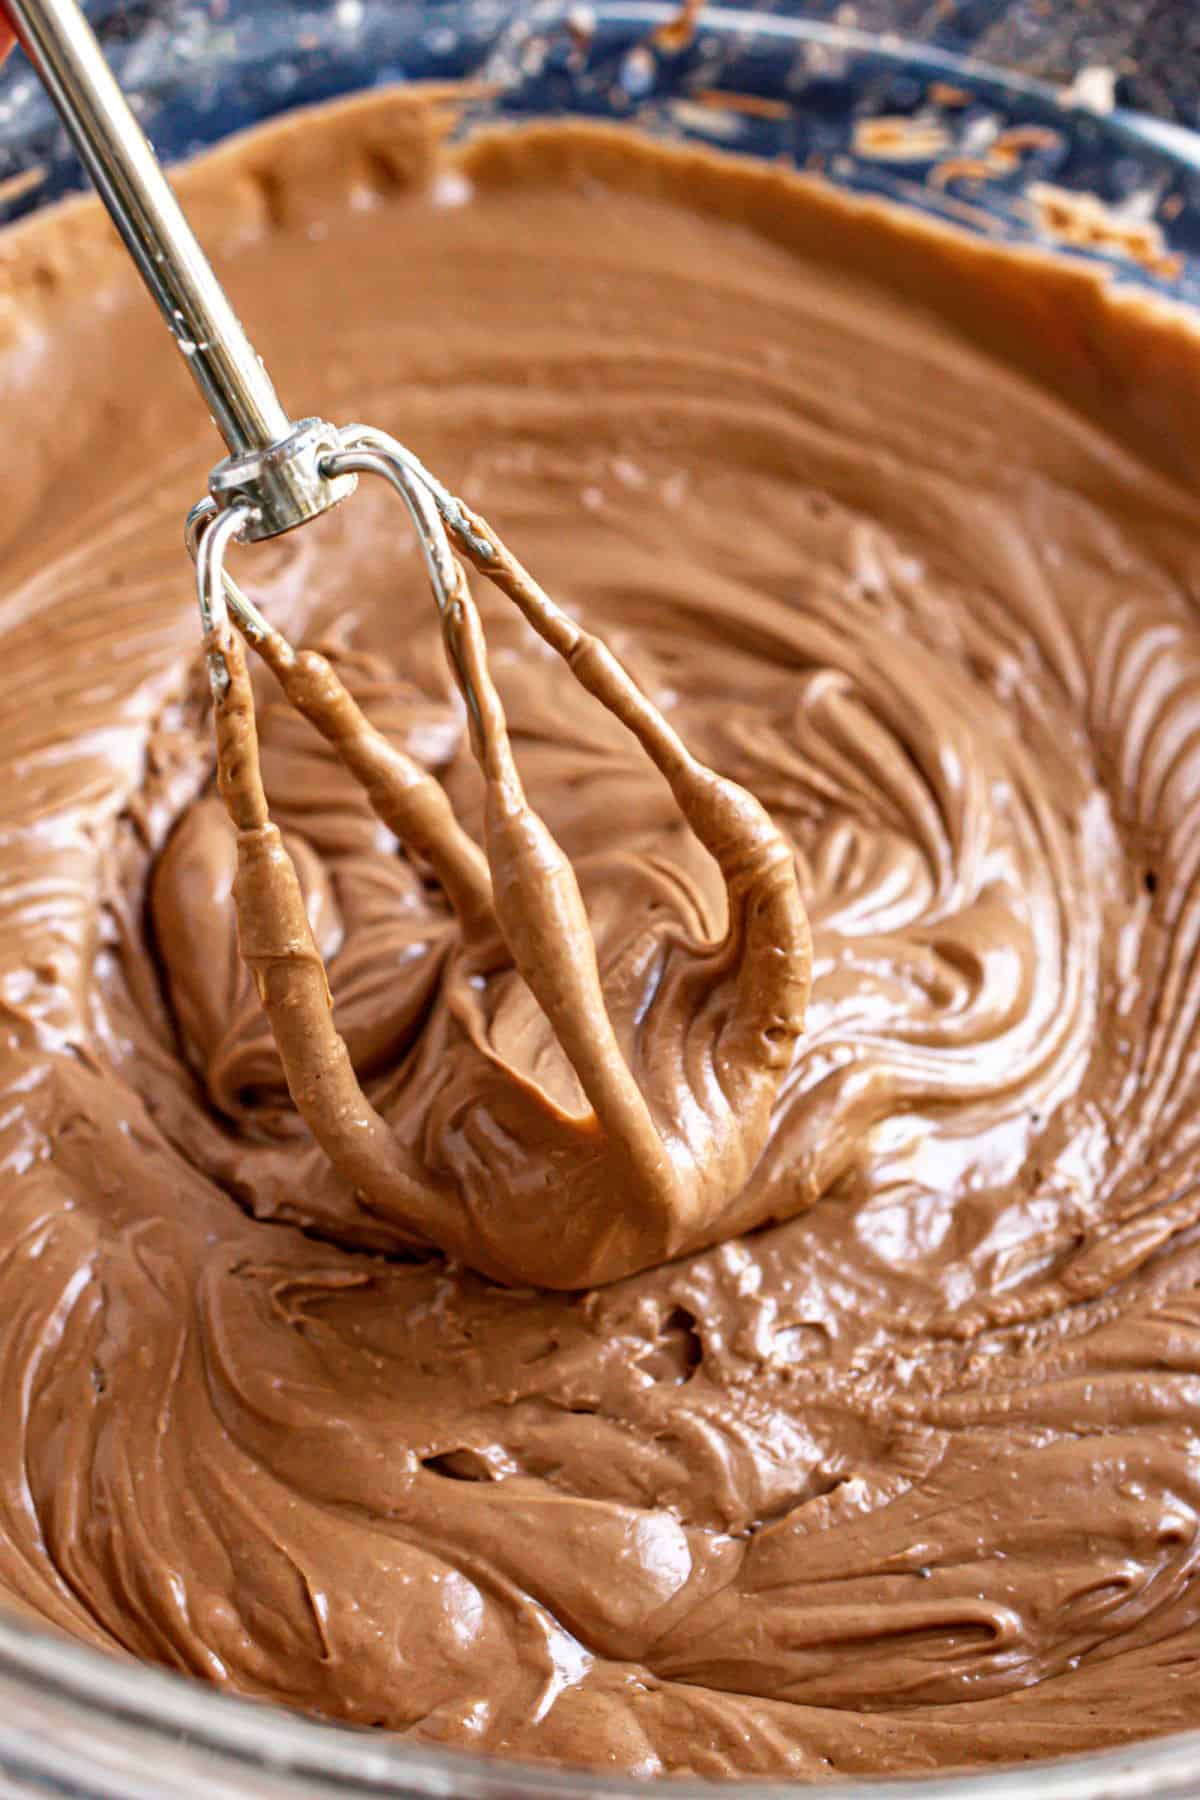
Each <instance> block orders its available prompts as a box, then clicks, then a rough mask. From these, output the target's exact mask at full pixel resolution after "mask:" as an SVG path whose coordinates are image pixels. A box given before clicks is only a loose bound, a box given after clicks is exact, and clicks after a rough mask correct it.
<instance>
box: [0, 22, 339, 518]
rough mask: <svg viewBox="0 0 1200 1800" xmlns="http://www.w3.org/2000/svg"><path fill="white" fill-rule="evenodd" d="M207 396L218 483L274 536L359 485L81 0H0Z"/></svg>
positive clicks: (213, 485) (216, 487) (214, 482)
mask: <svg viewBox="0 0 1200 1800" xmlns="http://www.w3.org/2000/svg"><path fill="white" fill-rule="evenodd" d="M0 10H2V11H4V12H5V13H6V14H7V15H8V17H9V19H10V21H11V23H12V25H13V28H14V29H15V31H16V33H17V36H18V38H19V40H20V42H21V44H22V46H23V48H24V50H25V51H26V53H27V55H28V56H29V59H30V61H31V62H32V63H33V66H34V68H35V69H36V70H37V73H38V75H39V76H40V77H41V80H42V82H43V84H44V86H45V88H46V91H47V93H48V94H49V96H50V99H51V100H52V101H53V103H54V106H55V108H56V109H57V111H58V113H59V116H60V117H61V119H62V122H63V124H64V126H65V127H66V130H67V132H68V133H69V135H70V137H71V140H72V142H73V143H74V145H75V148H76V150H77V152H78V154H79V158H80V160H81V162H82V163H83V165H84V168H85V169H86V170H87V172H88V174H89V175H90V176H91V178H92V180H93V182H94V183H95V185H96V187H97V189H98V190H99V193H100V196H101V198H102V200H103V201H104V204H105V206H106V207H107V208H108V211H109V214H110V215H111V217H112V220H113V223H114V224H115V226H116V228H117V230H118V231H119V232H120V234H121V237H122V238H123V240H124V242H125V245H126V248H127V249H128V251H129V254H130V255H131V257H132V258H133V260H134V263H135V264H136V266H137V269H138V272H139V274H140V275H141V277H142V280H143V281H144V282H145V284H146V286H147V287H148V288H149V290H150V292H151V294H152V295H153V297H154V299H155V300H156V301H157V303H158V306H159V309H160V310H161V312H162V315H163V317H164V318H165V320H166V322H167V326H168V329H169V330H170V332H171V335H172V336H173V337H174V339H175V342H176V343H177V344H178V346H179V349H180V352H181V354H182V355H183V357H184V359H185V360H186V362H187V365H188V368H189V369H190V371H191V374H192V378H193V380H194V381H195V383H196V385H197V387H198V388H199V389H200V392H201V394H202V395H203V396H204V398H205V400H206V401H207V403H208V407H209V410H210V412H211V413H212V417H213V422H214V423H215V425H216V427H217V429H218V431H219V432H220V433H221V436H222V437H223V438H224V439H225V442H226V444H227V446H228V448H229V458H228V460H227V461H226V462H224V463H222V464H220V465H218V468H217V469H216V470H214V471H213V476H212V479H211V480H210V490H211V491H212V492H213V493H214V495H216V496H217V497H218V499H219V500H220V501H221V502H222V503H224V502H225V498H226V496H227V495H229V496H231V497H233V498H235V499H237V500H244V501H246V502H247V503H248V508H247V520H246V525H245V527H244V530H243V535H244V536H246V537H249V538H261V537H274V536H277V535H278V534H279V533H280V532H282V531H289V530H291V528H292V527H293V526H294V525H299V524H302V523H303V522H304V521H305V520H306V519H311V518H315V517H316V516H317V515H318V514H320V513H322V512H324V511H326V510H327V508H328V507H330V506H332V505H334V504H335V503H336V502H337V501H338V500H341V499H344V498H345V497H346V495H347V494H349V493H351V492H352V491H353V488H354V485H355V484H354V481H353V479H349V480H347V479H345V478H342V479H338V478H336V477H330V476H329V475H327V474H326V473H325V471H324V469H323V467H322V459H323V457H324V456H325V454H326V453H327V452H328V451H329V450H331V449H332V448H333V446H334V444H335V442H336V436H337V434H336V432H334V430H333V428H332V427H330V426H326V425H324V424H323V422H322V421H319V420H310V419H306V420H303V421H301V423H300V424H299V425H297V424H294V423H293V421H292V420H291V419H290V418H289V416H288V414H287V411H286V410H285V408H284V406H283V404H282V402H281V401H280V399H279V396H278V395H277V394H276V392H275V388H274V385H273V383H272V381H271V378H270V376H269V375H268V374H267V371H266V369H265V367H264V366H263V363H262V359H261V358H260V357H259V356H258V354H257V353H256V351H255V349H254V346H253V344H252V343H251V342H250V339H249V337H248V336H247V335H246V331H245V329H244V327H243V326H242V323H241V321H240V320H239V318H238V316H237V314H236V312H235V311H234V309H233V307H232V306H231V304H230V302H229V300H228V298H227V296H226V294H225V292H224V290H223V289H222V287H221V284H220V282H219V281H218V280H217V277H216V275H215V274H214V272H213V269H212V265H211V264H210V263H209V261H208V258H207V257H206V256H205V254H204V251H203V250H202V249H201V247H200V244H199V242H198V240H197V238H196V235H195V233H194V232H193V231H192V228H191V226H190V225H189V224H188V222H187V219H186V218H185V216H184V213H183V210H182V208H181V207H180V205H179V202H178V201H177V200H176V198H175V195H174V194H173V192H172V191H171V186H170V183H169V182H168V181H167V178H166V176H165V175H164V173H163V170H162V167H161V165H160V163H159V161H158V158H157V157H156V156H155V154H154V151H153V149H152V148H151V146H150V143H149V142H148V140H147V138H146V135H145V133H144V132H143V131H142V129H141V127H140V125H139V124H138V122H137V120H136V119H135V118H134V116H133V113H132V111H131V110H130V107H129V104H128V102H127V101H126V99H125V96H124V95H123V94H122V92H121V89H120V87H119V86H118V84H117V81H116V79H115V78H114V76H113V74H112V71H111V70H110V69H109V67H108V64H107V63H106V62H105V60H104V54H103V52H102V51H101V49H100V45H99V44H98V43H97V41H96V38H95V35H94V33H93V31H92V29H91V26H90V25H89V24H88V22H87V20H86V19H85V18H84V16H83V13H82V12H81V11H80V9H79V7H78V5H77V4H76V0H0Z"/></svg>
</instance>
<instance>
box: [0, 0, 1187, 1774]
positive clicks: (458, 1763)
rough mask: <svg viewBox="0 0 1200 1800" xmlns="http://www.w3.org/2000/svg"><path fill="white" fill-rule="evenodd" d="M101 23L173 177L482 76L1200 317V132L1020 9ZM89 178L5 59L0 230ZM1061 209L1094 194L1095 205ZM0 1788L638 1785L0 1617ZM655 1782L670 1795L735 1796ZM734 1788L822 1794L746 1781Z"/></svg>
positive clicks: (273, 12)
mask: <svg viewBox="0 0 1200 1800" xmlns="http://www.w3.org/2000/svg"><path fill="white" fill-rule="evenodd" d="M90 10H91V11H92V14H93V17H94V19H95V22H96V24H97V26H98V28H99V30H100V33H101V36H102V38H103V40H104V42H105V45H106V48H107V50H108V52H109V55H110V57H111V59H112V61H113V63H114V66H115V67H116V69H117V72H118V74H119V75H120V77H121V79H122V81H123V82H124V84H125V86H126V88H127V90H128V91H129V92H130V94H131V96H132V97H133V99H134V100H135V103H136V106H137V109H138V111H139V113H140V115H141V117H142V120H143V122H144V124H145V125H146V128H147V130H148V131H149V132H150V135H151V136H152V138H153V139H154V140H155V142H156V143H157V145H158V146H159V148H160V150H161V152H162V153H163V154H164V156H166V157H167V158H171V159H175V158H179V157H181V156H186V155H190V154H193V153H194V152H196V151H197V150H199V149H201V148H203V147H204V146H205V145H207V144H210V143H212V142H214V141H215V140H216V139H218V138H220V137H223V136H225V135H227V134H228V133H229V132H231V131H236V130H240V129H243V128H245V127H247V126H250V125H253V124H254V123H256V122H257V121H260V120H263V119H266V118H269V117H272V116H274V115H276V114H278V113H281V112H284V111H288V110H290V109H292V108H295V107H297V106H302V105H306V104H311V103H313V102H316V101H320V100H327V99H330V98H332V97H334V96H336V95H338V94H343V93H348V92H351V91H353V90H356V89H360V88H364V87H370V86H376V85H380V84H383V83H387V82H395V81H405V80H428V79H436V80H446V79H460V78H465V77H466V78H473V79H475V78H481V94H480V97H479V98H477V99H476V100H474V101H473V102H472V104H471V105H470V106H469V107H468V109H467V111H466V114H465V117H464V121H463V127H462V129H463V130H464V131H468V132H469V131H473V130H478V129H479V128H480V126H481V125H495V124H496V123H498V122H506V121H511V122H514V123H515V122H519V121H520V120H522V119H527V118H532V117H546V116H552V115H555V114H564V113H571V114H583V115H589V116H592V117H601V118H606V119H610V120H620V121H623V122H625V123H628V124H629V125H631V126H635V127H636V128H637V129H640V130H643V131H647V132H650V133H653V134H655V135H658V136H664V137H668V138H674V139H680V138H684V139H696V140H702V141H704V142H706V143H708V144H710V145H712V146H715V147H718V148H720V149H723V150H725V151H727V152H729V153H731V154H737V153H742V152H749V153H752V154H755V155H758V156H765V157H769V158H773V159H783V160H786V161H788V162H791V163H793V164H795V165H796V166H798V167H802V168H805V169H810V170H817V171H820V172H822V173H824V174H825V175H826V176H827V177H828V178H829V179H830V180H832V181H834V182H836V183H837V184H839V185H841V186H844V187H848V188H851V189H855V190H858V191H861V192H867V193H873V194H877V195H882V196H885V197H887V198H888V199H890V200H893V201H895V202H897V203H899V204H901V205H904V206H908V207H915V208H917V209H918V210H919V211H921V212H923V213H926V214H930V215H934V216H937V217H940V218H942V219H945V220H946V221H948V222H950V223H954V224H957V225H959V226H961V227H963V228H964V229H967V230H971V231H976V232H980V233H984V234H986V235H988V236H991V237H993V238H995V239H998V240H1009V241H1014V242H1024V243H1038V244H1043V245H1046V244H1049V245H1053V246H1056V247H1058V248H1060V249H1062V250H1063V251H1064V252H1065V253H1066V254H1068V255H1072V256H1082V257H1086V258H1088V259H1090V260H1093V261H1095V260H1099V261H1101V262H1102V263H1104V264H1106V265H1107V266H1108V267H1109V268H1110V269H1111V270H1112V272H1113V274H1114V275H1115V276H1116V277H1117V278H1119V279H1122V280H1127V281H1131V282H1135V283H1137V284H1140V285H1142V286H1148V287H1150V288H1153V289H1155V290H1157V291H1158V292H1160V293H1162V294H1165V295H1168V296H1170V297H1172V298H1174V299H1177V300H1180V299H1181V300H1184V301H1190V302H1192V303H1200V137H1195V136H1193V135H1192V134H1191V133H1189V132H1187V131H1185V130H1182V129H1180V128H1179V127H1178V126H1176V125H1173V124H1171V123H1164V122H1163V121H1155V120H1150V119H1147V118H1143V117H1141V116H1139V115H1136V114H1132V113H1128V112H1124V111H1122V110H1121V109H1120V108H1118V107H1114V106H1113V105H1112V104H1111V102H1112V98H1113V82H1112V80H1111V79H1106V78H1105V72H1104V71H1100V72H1099V74H1098V75H1097V73H1096V72H1095V71H1093V72H1092V76H1091V78H1089V79H1086V80H1080V81H1078V82H1076V83H1075V84H1074V86H1073V87H1072V88H1071V89H1069V90H1067V91H1066V92H1064V91H1063V90H1062V89H1061V88H1057V87H1055V86H1053V85H1051V84H1050V83H1048V82H1046V81H1044V80H1041V79H1038V78H1035V77H1034V76H1033V75H1031V74H1027V73H1025V72H1022V71H1021V70H1013V69H1007V70H1002V69H1000V68H997V67H994V66H990V65H988V64H987V63H985V62H982V61H979V60H976V59H974V58H973V57H972V56H971V54H970V48H971V41H972V34H971V30H970V22H971V20H972V19H974V20H975V22H976V25H977V27H979V29H980V30H981V29H982V25H983V24H984V23H989V24H991V25H993V26H994V24H995V22H996V18H997V16H998V15H1003V14H1004V13H1005V12H1006V10H1007V11H1008V12H1009V13H1011V14H1014V15H1015V14H1017V13H1020V12H1022V10H1023V9H1022V8H1020V7H1008V8H1006V7H1005V5H1004V4H1003V3H1002V0H988V3H987V4H986V5H975V6H974V7H970V6H964V7H961V8H958V9H955V8H946V9H937V8H934V9H932V11H933V14H934V18H935V26H936V28H934V29H931V30H930V31H929V32H927V33H925V34H924V36H923V38H922V39H921V41H917V40H915V39H908V40H906V39H904V38H901V37H896V36H889V35H882V36H881V35H872V34H870V33H867V32H865V31H863V30H860V29H857V28H856V27H855V26H854V25H853V24H848V23H843V22H840V20H842V19H844V17H845V15H846V14H847V12H848V11H849V10H851V9H847V8H845V7H838V8H837V9H836V14H835V16H834V17H833V18H830V17H826V16H824V15H825V14H826V13H828V12H832V11H833V10H834V9H833V8H832V7H827V6H823V5H821V4H817V5H814V6H811V7H807V8H805V7H803V6H801V7H791V8H789V7H787V6H782V5H778V4H771V5H768V6H763V7H760V8H758V9H756V10H751V9H741V10H732V9H725V8H710V9H708V10H706V11H704V12H703V13H702V14H701V15H700V16H699V18H698V19H697V20H696V21H694V24H693V26H692V28H690V29H686V30H681V31H678V32H675V33H672V32H671V31H669V30H668V31H667V32H665V33H664V32H663V31H662V30H661V28H662V27H664V26H669V25H670V23H671V21H672V19H673V18H674V16H675V10H676V9H675V8H674V7H673V6H672V5H670V4H660V3H657V0H628V3H624V4H607V3H599V4H579V3H576V4H571V5H567V6H564V5H561V4H545V5H532V6H531V5H509V4H502V3H501V0H459V3H457V4H454V3H444V0H443V3H434V4H420V3H413V0H324V3H322V4H317V3H315V0H308V3H305V4H295V5H292V4H289V5H279V4H275V3H274V0H202V3H198V0H128V3H122V0H105V3H103V4H97V5H96V6H94V7H93V8H91V9H90ZM1050 10H1051V11H1053V9H1050ZM878 13H879V8H878V7H873V8H872V14H873V16H877V15H878ZM890 14H891V15H892V16H895V15H899V16H901V17H903V16H907V9H905V8H904V7H897V6H893V7H891V8H890ZM798 15H799V16H798ZM814 15H820V16H814ZM977 35H978V33H977ZM1018 35H1019V34H1018ZM81 185H82V177H81V176H80V173H79V170H78V168H77V166H76V164H75V162H74V159H73V157H72V155H71V153H70V151H69V149H68V146H67V144H66V141H65V138H64V135H63V133H62V131H61V129H60V128H59V126H58V124H57V121H56V120H55V118H54V116H53V114H52V113H51V110H50V108H49V105H48V103H47V102H46V100H45V98H44V96H43V95H42V93H41V90H40V88H39V87H38V85H37V83H36V81H35V79H34V77H33V76H32V74H31V72H30V71H29V69H28V68H27V66H25V65H24V64H23V62H22V61H21V59H19V58H15V59H13V61H12V62H11V63H10V65H9V67H8V68H7V70H6V71H5V73H4V75H3V77H2V78H0V223H3V222H5V221H7V220H11V219H15V218H17V217H19V216H20V215H22V214H23V213H26V212H29V211H30V210H32V209H34V208H36V207H38V206H41V205H44V204H45V203H46V202H47V201H49V200H52V199H54V198H56V197H57V196H59V195H61V194H63V193H64V192H67V191H69V190H70V189H72V188H74V187H78V186H81ZM1064 194H1065V195H1067V196H1068V197H1069V196H1070V195H1071V194H1084V195H1087V196H1090V198H1089V199H1088V201H1087V202H1086V203H1085V204H1084V205H1083V207H1082V208H1081V207H1080V206H1078V205H1071V204H1070V203H1069V199H1064V197H1063V196H1064ZM0 1783H2V1788H0V1791H3V1793H5V1794H13V1795H25V1794H57V1795H70V1796H74V1797H76V1800H98V1797H100V1796H104V1797H105V1800H171V1797H174V1796H180V1797H182V1796H187V1797H188V1800H192V1797H194V1796H196V1795H198V1794H203V1795H205V1796H212V1797H213V1800H219V1797H229V1800H233V1797H235V1796H237V1797H244V1796H251V1795H254V1796H260V1795H261V1796H273V1795H284V1794H286V1795H289V1796H293V1797H294V1796H296V1795H304V1796H309V1797H312V1800H318V1797H320V1796H334V1795H337V1796H349V1795H356V1794H391V1795H396V1796H413V1797H416V1796H433V1795H441V1796H455V1797H459V1800H477V1797H478V1800H501V1797H502V1796H503V1797H512V1800H515V1797H517V1796H528V1797H529V1800H537V1797H539V1796H540V1797H542V1800H585V1797H592V1796H595V1797H596V1800H599V1797H600V1796H605V1795H607V1796H619V1795H636V1794H644V1793H645V1791H646V1787H645V1784H644V1783H639V1782H635V1781H629V1780H621V1779H611V1778H608V1777H605V1776H603V1775H599V1774H592V1773H585V1772H576V1771H571V1770H561V1771H560V1770H554V1769H550V1768H538V1769H533V1768H528V1767H523V1766H518V1765H515V1764H504V1763H499V1762H494V1761H485V1760H483V1759H480V1758H472V1757H466V1756H462V1755H458V1754H453V1753H450V1752H445V1751H439V1750H436V1749H431V1748H422V1747H414V1746H411V1745H408V1744H405V1743H403V1742H401V1741H399V1740H395V1739H389V1738H388V1737H386V1736H384V1735H380V1734H378V1733H375V1734H372V1733H368V1732H357V1731H351V1730H347V1729H341V1728H337V1727H333V1726H325V1725H319V1724H317V1723H315V1722H313V1721H311V1720H309V1719H306V1718H301V1717H298V1716H296V1715H293V1714H291V1713H288V1712H286V1711H284V1710H282V1709H278V1708H267V1707H263V1706H261V1705H257V1704H255V1703H252V1702H250V1701H244V1700H238V1699H234V1698H230V1697H227V1696H224V1695H220V1694H217V1693H215V1692H212V1691H210V1690H208V1689H205V1688H204V1687H202V1686H200V1685H199V1684H196V1683H192V1682H189V1681H186V1680H183V1679H181V1678H179V1677H176V1676H173V1675H170V1674H167V1673H164V1672H161V1671H159V1670H154V1669H143V1668H137V1667H133V1666H131V1665H130V1664H128V1663H126V1662H123V1661H119V1660H117V1659H116V1658H109V1657H106V1656H103V1655H101V1654H99V1653H97V1652H94V1651H91V1650H87V1649H84V1648H82V1647H80V1646H78V1645H74V1644H71V1643H68V1642H66V1641H64V1640H63V1639H62V1638H60V1637H58V1636H56V1635H51V1634H50V1633H48V1632H46V1631H43V1630H41V1629H39V1628H38V1627H37V1626H35V1625H32V1624H30V1623H29V1622H28V1621H27V1620H25V1619H23V1618H20V1617H17V1616H15V1615H13V1614H8V1613H0ZM665 1785H666V1789H667V1791H668V1792H669V1793H670V1794H672V1795H673V1796H677V1797H678V1800H688V1797H689V1796H695V1797H697V1800H698V1797H700V1796H703V1795H711V1794H713V1793H714V1791H722V1789H721V1788H720V1787H719V1786H718V1787H717V1788H716V1789H714V1786H713V1785H712V1784H708V1783H695V1782H674V1781H673V1782H671V1783H669V1784H665ZM723 1791H724V1792H726V1793H730V1792H734V1791H737V1792H739V1793H751V1792H753V1793H762V1794H771V1795H783V1794H785V1793H786V1794H795V1795H797V1796H799V1795H802V1794H806V1793H811V1792H813V1791H814V1790H813V1789H812V1788H810V1787H807V1786H806V1787H793V1786H791V1785H785V1784H778V1783H777V1784H767V1785H761V1786H760V1785H759V1784H754V1783H738V1784H736V1790H735V1787H733V1786H730V1785H725V1786H724V1788H723ZM816 1791H818V1792H820V1793H821V1794H828V1795H830V1796H835V1795H836V1796H850V1795H853V1794H859V1795H871V1796H876V1797H879V1800H882V1797H883V1796H887V1795H893V1796H900V1795H903V1796H907V1797H908V1800H1017V1796H1028V1795H1030V1794H1032V1793H1036V1794H1037V1795H1038V1796H1040V1797H1042V1800H1135V1797H1137V1800H1142V1797H1147V1800H1148V1797H1150V1796H1155V1797H1157V1800H1167V1797H1168V1796H1169V1797H1171V1800H1183V1797H1184V1796H1193V1795H1200V1732H1197V1733H1194V1734H1193V1733H1189V1734H1185V1735H1178V1736H1174V1737H1170V1738H1165V1739H1159V1740H1155V1741H1151V1742H1147V1743H1143V1744H1137V1745H1133V1746H1130V1747H1129V1748H1127V1749H1124V1750H1121V1751H1118V1752H1108V1753H1104V1754H1101V1755H1096V1756H1090V1757H1074V1758H1070V1759H1066V1760H1062V1761H1057V1762H1054V1763H1044V1764H1039V1765H1037V1766H1036V1767H1035V1766H1031V1765H1029V1764H1025V1765H1021V1766H1018V1767H1014V1768H1012V1769H1008V1770H1004V1769H1002V1770H989V1771H986V1772H981V1773H974V1774H971V1773H967V1774H962V1775H950V1776H942V1777H938V1778H935V1779H919V1778H918V1779H912V1778H906V1779H903V1780H895V1781H887V1780H876V1781H866V1782H852V1783H847V1782H837V1783H833V1784H829V1785H825V1786H822V1787H820V1788H819V1789H818V1790H816Z"/></svg>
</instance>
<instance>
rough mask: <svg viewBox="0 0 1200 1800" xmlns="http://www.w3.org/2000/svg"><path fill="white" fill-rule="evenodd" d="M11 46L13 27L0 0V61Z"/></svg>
mask: <svg viewBox="0 0 1200 1800" xmlns="http://www.w3.org/2000/svg"><path fill="white" fill-rule="evenodd" d="M12 47H13V28H12V26H11V25H10V24H9V22H8V19H7V17H6V16H5V12H4V0H0V62H3V61H4V58H5V57H6V56H7V55H8V53H9V51H10V50H11V49H12Z"/></svg>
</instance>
